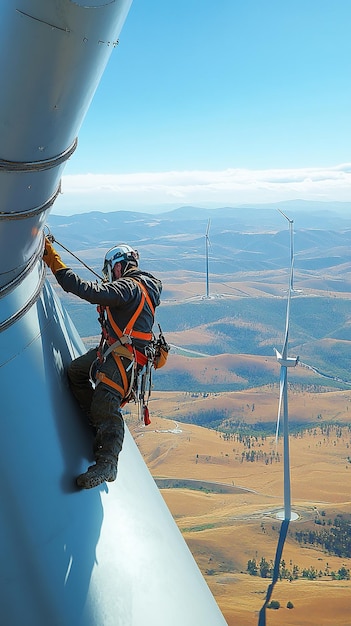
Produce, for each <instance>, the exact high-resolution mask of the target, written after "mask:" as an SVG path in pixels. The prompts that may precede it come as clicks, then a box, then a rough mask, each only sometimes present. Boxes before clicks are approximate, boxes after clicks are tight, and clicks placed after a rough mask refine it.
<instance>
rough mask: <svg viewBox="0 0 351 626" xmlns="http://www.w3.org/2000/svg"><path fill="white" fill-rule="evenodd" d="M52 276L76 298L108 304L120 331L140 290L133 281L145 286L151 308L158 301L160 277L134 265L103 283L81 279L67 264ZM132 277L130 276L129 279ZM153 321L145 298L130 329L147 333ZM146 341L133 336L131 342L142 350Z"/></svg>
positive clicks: (111, 333) (134, 304)
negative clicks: (118, 276) (114, 278)
mask: <svg viewBox="0 0 351 626" xmlns="http://www.w3.org/2000/svg"><path fill="white" fill-rule="evenodd" d="M55 278H56V279H57V282H58V283H59V284H60V285H61V287H62V289H63V290H64V291H67V292H69V293H73V294H74V295H76V296H78V298H82V300H86V301H87V302H90V303H91V304H96V305H101V306H106V307H109V308H110V311H111V314H112V317H113V319H114V321H115V322H116V324H117V326H118V327H119V328H120V329H121V331H122V332H123V331H124V329H125V327H126V326H127V324H128V322H129V320H130V319H131V318H132V316H133V314H134V313H135V311H136V309H137V308H138V305H139V303H140V300H141V293H142V292H141V289H140V287H139V286H138V284H137V283H136V282H135V281H139V282H142V283H143V285H144V286H145V287H146V290H147V293H148V294H149V297H150V299H151V302H152V304H153V305H154V307H155V308H156V307H157V306H158V305H159V304H160V296H161V291H162V283H161V281H160V280H159V279H158V278H155V277H154V276H152V274H149V273H148V272H143V271H141V270H139V269H138V268H132V269H130V270H128V271H127V272H126V273H125V274H124V276H122V278H118V279H117V280H114V281H113V282H106V283H103V282H101V283H98V282H91V281H87V280H82V279H81V278H80V277H79V276H78V275H77V274H75V273H74V272H73V271H72V270H71V269H69V268H65V269H62V270H58V272H56V274H55ZM132 278H133V279H134V280H131V279H132ZM153 324H154V315H153V313H152V311H151V310H150V307H149V305H148V303H147V302H146V301H145V303H144V307H143V309H142V311H141V313H140V315H139V317H138V319H137V320H136V322H135V324H134V330H137V331H139V332H143V333H149V332H152V327H153ZM107 330H108V334H109V335H110V336H111V337H115V333H114V332H113V330H112V328H111V327H110V325H109V324H108V328H107ZM147 343H148V342H146V341H143V340H140V339H133V345H134V346H135V347H136V348H137V349H138V350H140V351H142V352H143V351H144V350H143V349H144V347H145V345H147Z"/></svg>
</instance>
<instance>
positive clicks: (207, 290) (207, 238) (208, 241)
mask: <svg viewBox="0 0 351 626" xmlns="http://www.w3.org/2000/svg"><path fill="white" fill-rule="evenodd" d="M210 223H211V220H210V219H209V220H208V224H207V229H206V235H205V245H206V298H209V297H210V278H209V271H208V248H209V245H210V239H209V232H210Z"/></svg>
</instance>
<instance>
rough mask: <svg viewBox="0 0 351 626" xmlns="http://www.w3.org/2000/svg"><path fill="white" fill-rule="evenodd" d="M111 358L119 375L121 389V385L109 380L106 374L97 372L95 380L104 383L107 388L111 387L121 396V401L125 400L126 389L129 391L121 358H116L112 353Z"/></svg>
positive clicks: (116, 355)
mask: <svg viewBox="0 0 351 626" xmlns="http://www.w3.org/2000/svg"><path fill="white" fill-rule="evenodd" d="M112 356H113V358H114V360H115V363H116V365H117V367H118V369H119V372H120V374H121V378H122V383H123V387H121V385H119V384H118V383H116V382H115V381H114V380H111V378H109V377H108V376H106V374H104V373H103V372H97V374H96V378H97V379H98V380H99V381H100V382H101V383H105V385H107V386H108V387H112V388H113V389H115V390H116V391H118V393H119V394H120V396H121V398H122V400H123V399H124V398H125V396H126V394H127V392H128V389H129V383H128V378H127V374H126V371H125V369H124V367H123V363H122V361H121V358H120V357H119V356H118V354H114V353H112Z"/></svg>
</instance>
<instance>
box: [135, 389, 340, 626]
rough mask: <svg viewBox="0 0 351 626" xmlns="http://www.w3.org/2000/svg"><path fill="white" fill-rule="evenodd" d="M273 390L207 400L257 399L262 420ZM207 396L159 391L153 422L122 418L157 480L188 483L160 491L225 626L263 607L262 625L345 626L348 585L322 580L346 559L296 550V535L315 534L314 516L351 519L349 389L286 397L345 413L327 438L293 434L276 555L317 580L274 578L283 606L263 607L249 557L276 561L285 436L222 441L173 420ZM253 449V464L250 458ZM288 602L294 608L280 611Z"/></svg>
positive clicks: (264, 581)
mask: <svg viewBox="0 0 351 626" xmlns="http://www.w3.org/2000/svg"><path fill="white" fill-rule="evenodd" d="M278 393H279V392H278V390H277V389H261V390H259V389H257V390H248V391H246V392H237V393H234V392H233V393H229V394H216V397H215V398H208V399H207V401H208V402H209V403H210V404H211V401H212V400H213V401H217V402H220V401H221V402H223V403H225V404H226V405H227V404H228V402H229V401H230V400H231V401H232V403H233V405H235V404H238V405H240V406H246V405H247V412H248V413H249V411H251V409H250V406H251V407H252V403H253V402H255V403H256V405H258V404H259V405H260V406H261V407H266V409H264V408H262V411H263V417H264V413H265V412H266V413H267V415H268V414H269V416H270V420H271V417H272V415H271V414H272V407H273V410H274V408H275V407H276V406H277V395H278ZM204 400H205V399H203V398H200V399H197V398H191V397H190V396H189V394H186V393H179V394H177V393H168V392H164V393H161V392H155V393H154V394H153V395H152V399H151V402H150V411H151V419H152V423H151V425H150V426H148V427H144V426H142V425H141V424H140V422H139V421H138V419H137V417H136V415H133V413H131V414H129V415H127V418H126V421H127V423H128V426H129V429H130V431H131V433H132V435H133V437H134V439H135V441H136V443H137V445H138V447H139V449H140V451H141V453H142V455H143V458H144V460H145V462H146V463H147V465H148V467H149V469H150V471H151V473H152V475H153V477H154V478H155V480H156V482H157V481H160V479H177V481H179V479H188V480H189V479H190V480H191V481H194V482H192V483H190V487H191V488H184V487H183V488H173V487H172V486H171V487H170V488H166V489H163V488H162V489H161V493H162V495H163V497H164V499H165V501H166V503H167V505H168V507H169V509H170V511H171V513H172V515H173V517H174V519H175V520H176V522H177V524H178V527H179V528H180V530H181V532H182V533H183V536H184V539H185V540H186V542H187V544H188V545H189V548H190V550H191V552H192V554H193V555H194V558H195V559H196V561H197V563H198V565H199V567H200V569H201V571H202V572H203V574H204V576H205V578H206V580H207V583H208V585H209V587H210V589H211V591H212V593H213V595H214V596H215V598H216V601H217V603H218V605H219V607H220V608H221V610H222V612H223V615H224V617H225V619H226V621H227V623H228V624H229V626H232V625H234V624H235V625H238V626H249V625H250V626H251V625H254V624H255V625H256V624H258V619H259V614H260V611H263V613H264V615H265V619H266V622H265V623H266V624H267V625H270V624H272V625H275V624H280V625H281V624H284V625H287V626H289V625H290V624H291V625H294V626H296V625H298V626H305V625H306V626H311V625H317V624H318V625H320V624H323V625H325V626H327V625H329V624H330V625H333V626H335V625H337V626H349V625H350V624H351V581H349V580H332V577H331V576H330V575H326V574H330V572H331V571H335V572H337V571H338V570H339V569H340V568H341V567H343V566H344V567H346V568H347V569H351V555H350V558H346V559H345V558H339V557H336V556H331V555H328V554H326V553H325V552H323V551H322V550H318V549H316V548H315V547H314V546H310V545H308V544H307V545H300V544H299V543H298V542H297V541H296V539H295V538H294V534H295V531H297V530H302V529H309V528H315V529H320V528H321V526H316V524H315V523H314V520H315V518H317V519H319V520H321V521H323V520H328V519H334V517H335V516H336V515H337V514H339V513H340V514H347V513H351V496H350V476H351V464H350V462H349V460H348V457H350V456H351V431H350V429H349V428H348V426H347V417H348V416H347V409H348V406H349V402H350V401H351V392H330V393H323V394H306V393H305V394H302V393H301V394H294V395H293V396H291V407H293V405H294V403H296V404H298V405H299V407H300V410H301V411H302V410H303V411H304V412H306V411H307V412H308V411H309V410H312V409H313V410H315V411H316V410H317V408H316V407H317V406H318V407H320V408H319V409H318V410H319V412H320V411H322V410H323V413H325V412H327V411H328V410H330V411H332V410H333V411H334V413H335V412H336V413H337V414H338V416H341V415H343V416H344V420H345V427H343V428H342V429H340V428H339V427H331V428H330V430H329V431H328V433H327V434H326V433H323V432H322V431H321V430H320V428H318V427H317V428H316V429H314V430H307V431H305V432H304V433H300V434H297V435H291V436H290V461H291V485H292V502H293V505H292V510H293V512H294V513H296V514H297V516H298V518H297V520H296V521H291V522H290V525H289V533H288V536H287V538H286V541H285V544H284V548H283V554H282V559H283V560H284V561H285V563H286V565H287V567H288V568H292V567H293V565H295V566H297V567H298V568H299V571H300V572H302V570H303V569H304V568H306V569H307V568H310V567H313V568H315V569H316V570H317V571H318V572H322V573H323V575H322V576H321V577H320V578H317V579H316V580H308V579H305V578H298V579H297V580H292V582H289V581H288V580H284V579H283V580H278V582H277V583H276V584H275V586H274V590H273V593H272V596H271V599H272V600H277V601H278V602H279V603H280V608H279V610H273V609H264V608H263V607H264V602H265V598H266V594H267V591H268V587H269V585H270V583H271V579H270V578H261V577H260V576H250V575H249V574H248V573H247V564H248V561H249V560H250V559H254V558H255V559H256V560H257V561H260V559H261V558H262V557H264V558H265V559H266V560H267V561H268V562H274V559H275V553H276V550H277V544H278V539H279V532H280V528H281V522H280V520H279V519H277V513H278V512H279V511H282V508H283V442H282V438H280V439H279V441H278V444H277V445H276V442H275V438H274V437H257V438H256V437H250V438H244V440H241V441H240V440H239V438H238V437H236V436H235V435H232V436H231V437H229V438H225V437H224V436H223V435H222V434H220V433H218V432H216V431H213V430H210V429H206V428H203V427H199V426H195V425H192V424H187V423H181V422H177V420H176V414H177V410H179V406H182V410H183V404H185V405H188V409H189V411H191V407H192V409H193V410H194V411H197V407H196V404H197V403H198V402H203V401H204ZM321 407H323V409H322V408H321ZM328 407H333V409H332V408H330V409H329V408H328ZM130 408H131V407H130ZM295 410H297V409H296V407H295ZM251 412H252V411H251ZM162 415H167V416H171V418H172V419H166V418H164V417H162ZM253 450H254V451H255V460H254V461H250V460H246V459H247V456H246V455H247V453H251V452H252V451H253ZM202 483H206V484H205V485H203V484H202ZM207 483H213V485H212V486H209V485H208V484H207ZM158 484H159V486H160V484H161V486H162V483H160V482H159V483H158ZM163 484H164V483H163ZM221 485H223V487H222V486H221ZM226 486H227V488H226ZM221 489H222V491H223V492H222V493H218V491H220V490H221ZM227 490H228V491H232V493H225V491H227ZM288 602H291V603H292V604H293V608H292V609H288V608H286V605H287V603H288ZM261 617H262V615H261Z"/></svg>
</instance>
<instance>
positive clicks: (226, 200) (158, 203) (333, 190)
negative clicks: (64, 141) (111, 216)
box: [53, 163, 351, 214]
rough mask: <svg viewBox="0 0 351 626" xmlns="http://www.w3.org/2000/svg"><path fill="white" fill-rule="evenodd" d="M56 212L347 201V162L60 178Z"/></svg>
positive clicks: (350, 189) (350, 194)
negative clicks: (298, 166) (296, 166)
mask: <svg viewBox="0 0 351 626" xmlns="http://www.w3.org/2000/svg"><path fill="white" fill-rule="evenodd" d="M62 192H63V194H62V196H60V198H59V199H58V200H57V201H56V204H55V207H54V210H53V212H54V213H61V214H64V213H72V212H73V213H78V212H85V211H91V210H94V209H96V210H99V211H110V210H141V211H142V210H150V209H151V210H152V208H154V209H155V210H157V209H158V208H162V209H165V208H167V207H174V206H181V205H187V204H189V205H197V206H203V207H214V206H217V207H219V206H238V205H240V204H247V203H257V204H262V203H267V202H280V201H282V200H295V199H297V198H299V199H304V200H321V201H323V200H324V201H351V163H345V164H341V165H337V166H333V167H319V168H318V167H314V168H300V169H299V168H295V169H293V168H291V169H267V170H247V169H226V170H222V171H184V172H182V171H179V172H177V171H170V172H140V173H133V174H81V175H68V176H63V179H62Z"/></svg>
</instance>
